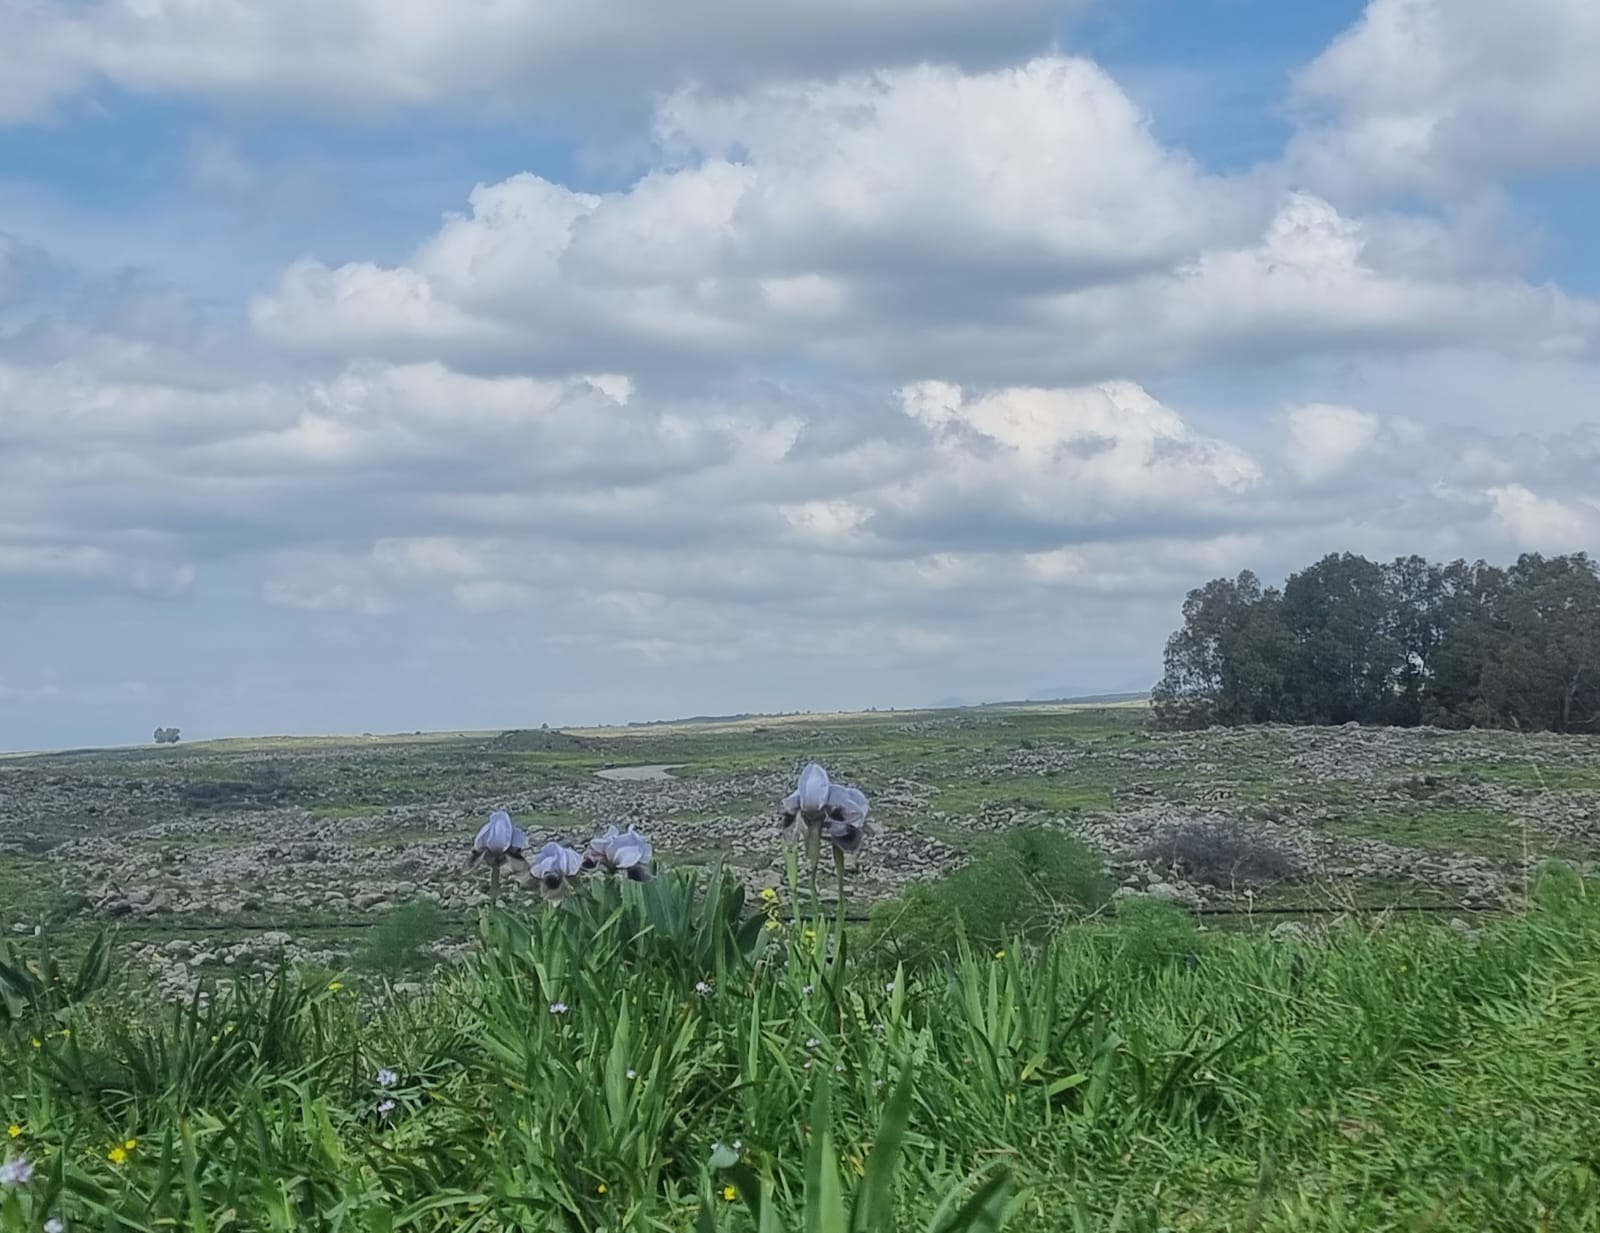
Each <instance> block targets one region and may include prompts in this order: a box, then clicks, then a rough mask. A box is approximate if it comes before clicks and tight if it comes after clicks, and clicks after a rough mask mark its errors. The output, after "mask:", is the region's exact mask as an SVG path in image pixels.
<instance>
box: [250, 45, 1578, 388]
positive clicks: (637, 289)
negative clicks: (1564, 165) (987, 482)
mask: <svg viewBox="0 0 1600 1233" xmlns="http://www.w3.org/2000/svg"><path fill="white" fill-rule="evenodd" d="M657 129H658V134H659V137H660V142H661V148H660V151H659V154H658V161H659V163H660V166H659V167H658V168H657V169H656V170H654V171H652V172H650V173H648V174H646V175H644V176H643V177H641V178H640V179H639V180H638V181H637V182H636V183H635V184H633V185H632V186H631V187H630V188H629V189H627V190H626V191H622V192H616V193H608V194H593V193H584V192H576V191H573V190H571V189H569V188H567V187H565V186H563V185H560V184H557V183H553V182H551V181H549V180H546V179H543V178H541V177H539V176H536V175H533V174H521V175H517V176H513V177H511V178H509V179H506V180H503V181H500V182H498V183H495V184H488V185H479V186H478V187H477V188H475V189H474V190H473V192H472V194H471V197H470V206H471V209H470V212H469V213H466V214H460V215H453V216H451V217H449V218H448V219H447V220H446V221H445V222H444V224H443V225H442V226H441V227H440V229H439V230H438V231H437V232H436V233H435V234H434V235H432V236H431V237H429V238H428V239H426V240H425V241H424V242H423V243H421V244H420V245H419V246H418V247H417V248H416V250H415V251H414V252H413V253H412V254H411V256H410V257H409V259H408V260H406V261H405V262H403V263H401V264H398V265H394V266H380V265H377V264H374V263H370V262H352V263H347V264H345V265H341V266H336V267H329V266H327V265H324V264H321V263H319V262H317V261H314V260H309V259H308V260H303V261H300V262H297V263H296V264H294V265H293V266H291V267H289V268H288V269H286V270H285V271H284V272H283V275H282V277H281V279H280V280H279V282H278V284H277V285H276V287H274V288H273V289H272V290H271V292H270V293H269V294H267V295H265V296H262V297H260V298H258V299H257V300H256V302H255V303H254V305H253V306H252V319H253V321H254V324H255V327H256V329H257V330H258V331H259V332H260V334H261V335H262V336H263V337H264V338H266V339H269V340H271V341H272V342H274V343H277V344H280V345H285V346H289V347H293V348H296V349H299V350H303V351H305V352H308V353H311V354H316V355H325V356H340V357H344V356H348V355H350V354H352V353H354V354H362V355H368V356H373V357H382V358H390V359H401V358H405V359H415V358H417V357H418V356H429V357H432V358H436V359H439V360H441V361H442V362H445V363H447V364H453V365H459V366H465V367H471V368H475V369H483V370H489V371H510V372H525V373H545V374H551V373H554V374H567V373H574V372H584V371H593V370H595V369H596V368H599V367H600V366H602V365H617V364H618V362H619V361H620V362H621V363H620V366H622V367H625V368H627V369H628V370H630V371H632V372H634V373H636V374H637V373H650V372H676V373H689V372H694V373H699V374H702V375H703V374H705V373H707V372H710V371H721V372H729V371H742V370H749V369H751V368H753V367H759V366H760V365H762V364H763V363H766V362H770V361H775V360H782V359H793V358H796V357H805V358H808V359H810V360H812V361H815V362H821V363H823V364H826V365H828V366H830V367H843V368H845V369H847V370H849V371H851V372H853V373H856V374H858V375H862V376H867V377H871V378H874V379H880V380H890V381H905V380H916V379H921V378H926V377H929V376H937V377H941V378H945V379H949V380H957V381H962V382H969V383H974V382H975V383H981V384H987V385H1001V384H1010V383H1016V382H1032V383H1038V384H1048V385H1059V384H1067V385H1078V384H1086V383H1091V382H1096V381H1103V380H1107V379H1116V378H1133V379H1147V378H1149V377H1152V376H1156V375H1160V374H1163V373H1167V372H1172V371H1177V370H1179V369H1182V368H1184V367H1187V366H1193V365H1196V364H1216V363H1231V364H1243V363H1280V362H1283V361H1284V360H1286V359H1293V358H1295V357H1303V356H1316V355H1323V354H1351V353H1354V354H1373V353H1384V352H1392V351H1398V352H1402V353H1417V352H1425V351H1428V350H1433V349H1443V348H1452V347H1462V346H1471V347H1476V348H1480V349H1488V350H1493V351H1496V352H1500V353H1504V354H1508V355H1535V356H1540V357H1582V356H1586V355H1589V354H1591V353H1592V352H1593V349H1594V347H1595V344H1596V340H1597V338H1600V307H1597V306H1596V305H1595V304H1594V303H1593V302H1591V301H1588V300H1585V299H1580V298H1576V297H1572V296H1568V295H1565V294H1563V293H1562V292H1561V291H1559V290H1558V289H1556V288H1553V287H1535V286H1531V285H1528V284H1526V283H1524V282H1520V281H1518V280H1517V279H1516V278H1515V277H1514V276H1513V275H1512V274H1510V273H1507V272H1506V271H1505V269H1503V268H1500V267H1502V266H1503V265H1504V262H1489V261H1486V260H1485V258H1484V257H1483V256H1482V250H1483V249H1484V247H1485V245H1484V244H1482V243H1481V242H1479V241H1480V237H1479V236H1478V234H1477V232H1476V231H1472V232H1471V234H1461V235H1458V234H1457V233H1455V232H1453V231H1452V230H1451V229H1450V228H1448V227H1446V226H1444V225H1443V224H1441V223H1439V222H1436V221H1432V220H1429V219H1426V218H1423V217H1420V216H1419V217H1405V216H1388V217H1378V218H1371V219H1365V218H1361V217H1353V216H1349V215H1346V214H1343V213H1341V212H1340V211H1339V210H1337V209H1336V208H1335V207H1334V206H1333V205H1332V204H1330V203H1329V202H1328V201H1326V200H1324V199H1323V198H1320V197H1317V196H1315V195H1313V194H1310V193H1304V192H1299V193H1291V194H1288V195H1287V196H1284V197H1282V198H1277V199H1275V198H1274V197H1272V196H1271V195H1270V194H1269V192H1268V191H1267V190H1266V187H1265V180H1264V179H1263V180H1258V179H1256V178H1254V177H1247V178H1244V179H1235V180H1225V179H1220V178H1218V177H1215V176H1211V175H1208V174H1206V173H1205V172H1204V171H1202V170H1201V169H1199V168H1197V167H1196V166H1195V165H1194V164H1193V163H1192V162H1191V161H1190V160H1189V159H1188V158H1187V157H1185V156H1184V155H1182V154H1181V153H1179V152H1177V151H1174V150H1171V149H1169V148H1166V147H1163V146H1162V145H1161V144H1160V143H1159V142H1158V141H1157V140H1156V139H1155V138H1154V137H1153V135H1152V134H1151V132H1150V131H1149V128H1148V126H1147V124H1146V123H1145V120H1144V117H1142V116H1141V115H1140V114H1139V112H1138V111H1137V109H1136V108H1134V107H1133V105H1132V104H1131V103H1130V102H1129V100H1128V99H1127V97H1126V96H1125V95H1124V94H1123V93H1122V91H1121V90H1120V89H1119V88H1118V86H1117V85H1116V83H1115V82H1114V81H1112V80H1111V79H1110V78H1109V77H1108V76H1106V75H1105V74H1104V73H1103V72H1102V71H1101V70H1100V69H1098V68H1097V67H1095V66H1094V65H1092V64H1090V63H1088V62H1087V61H1083V60H1080V59H1073V58H1070V57H1061V56H1051V57H1043V58H1039V59H1035V60H1032V61H1029V62H1028V63H1026V64H1024V65H1022V66H1019V67H1016V68H1011V69H1004V70H996V71H992V72H985V73H978V74H970V73H961V72H958V71H955V70H951V69H935V68H927V67H923V68H915V69H905V70H896V71H884V72H879V73H876V74H873V75H870V76H857V77H852V78H849V79H846V80H844V81H841V82H835V83H832V84H824V83H811V84H808V85H804V86H789V87H782V88H777V87H773V88H768V89H765V90H760V91H755V92H751V93H747V94H741V95H736V96H731V97H721V98H717V99H708V98H705V97H702V96H701V95H698V94H693V93H683V94H678V95H674V96H672V97H671V98H669V99H667V100H666V101H664V102H663V104H662V105H661V107H660V110H659V112H658V116H657Z"/></svg>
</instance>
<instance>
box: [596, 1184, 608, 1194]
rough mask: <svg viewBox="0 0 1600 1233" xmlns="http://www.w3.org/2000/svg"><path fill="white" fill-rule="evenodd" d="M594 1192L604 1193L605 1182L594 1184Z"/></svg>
mask: <svg viewBox="0 0 1600 1233" xmlns="http://www.w3.org/2000/svg"><path fill="white" fill-rule="evenodd" d="M594 1192H595V1194H605V1192H606V1184H605V1183H604V1182H601V1183H600V1184H599V1185H598V1186H596V1187H595V1188H594Z"/></svg>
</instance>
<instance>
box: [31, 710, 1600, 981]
mask: <svg viewBox="0 0 1600 1233" xmlns="http://www.w3.org/2000/svg"><path fill="white" fill-rule="evenodd" d="M811 757H816V758H819V759H821V760H822V761H823V762H824V763H825V764H826V765H827V766H828V767H829V768H830V770H831V771H833V772H834V773H835V775H836V777H838V778H841V779H843V780H845V781H847V782H854V783H858V784H859V785H861V786H862V787H863V788H864V789H865V790H866V791H867V792H868V793H869V794H870V795H871V797H872V802H873V819H874V821H875V822H876V824H877V833H875V834H874V835H873V836H872V837H871V839H870V840H869V842H868V845H867V847H866V850H865V851H864V852H863V853H861V854H860V855H859V856H858V857H853V858H852V878H853V885H854V887H855V889H854V891H853V897H854V900H853V908H855V909H856V910H858V911H859V910H864V909H865V908H866V906H867V905H868V904H870V903H871V902H875V901H882V900H885V899H888V898H890V897H892V896H894V895H895V894H896V893H897V892H899V891H900V890H901V889H903V888H904V887H905V885H907V884H908V883H910V882H913V881H918V880H924V879H927V878H929V877H932V876H934V875H936V874H938V873H940V872H942V871H944V870H947V869H949V868H951V867H953V866H955V865H957V864H959V863H960V862H962V861H963V860H964V859H965V858H966V857H968V856H969V855H970V854H972V853H973V852H975V851H977V850H979V849H981V848H982V847H983V846H984V845H985V844H987V843H989V842H991V841H992V840H993V838H994V837H995V836H996V835H998V834H1001V833H1004V832H1006V831H1008V830H1012V829H1015V828H1025V827H1043V828H1053V829H1062V830H1065V831H1067V832H1069V833H1071V834H1073V835H1075V836H1077V837H1079V838H1081V839H1083V840H1084V841H1086V842H1087V843H1088V844H1089V845H1090V846H1091V847H1093V848H1094V849H1095V851H1096V852H1098V853H1099V854H1100V855H1101V856H1102V857H1103V859H1104V860H1105V861H1106V863H1107V866H1108V868H1109V870H1110V871H1111V873H1112V874H1113V876H1114V877H1115V879H1116V880H1117V881H1118V882H1120V883H1122V884H1123V886H1124V890H1123V891H1122V892H1121V893H1122V894H1124V895H1132V894H1141V895H1143V894H1154V895H1156V896H1158V897H1162V898H1166V899H1169V900H1171V901H1173V902H1176V903H1178V904H1180V905H1182V906H1185V907H1186V908H1190V909H1194V910H1197V911H1202V912H1205V913H1208V914H1218V913H1231V914H1234V915H1233V916H1231V917H1230V918H1228V921H1227V922H1226V923H1231V924H1235V925H1237V924H1240V923H1248V922H1249V920H1250V918H1251V917H1252V916H1256V915H1257V914H1260V915H1259V916H1258V917H1257V919H1260V920H1262V921H1265V922H1266V923H1268V924H1272V923H1277V922H1278V921H1279V920H1280V919H1282V917H1281V913H1282V912H1283V911H1284V910H1285V909H1305V910H1308V911H1311V910H1315V911H1324V912H1325V911H1328V910H1337V909H1340V908H1345V907H1360V908H1373V907H1380V906H1385V905H1397V906H1407V907H1412V906H1436V907H1439V908H1441V909H1446V910H1449V911H1452V912H1460V913H1470V912H1471V911H1473V910H1482V909H1494V908H1499V907H1504V906H1507V905H1509V904H1514V903H1516V902H1518V901H1519V900H1520V898H1521V896H1522V895H1523V894H1524V892H1525V889H1526V878H1527V874H1528V872H1529V871H1530V870H1531V869H1532V868H1534V867H1536V866H1537V863H1538V861H1539V860H1541V859H1543V858H1546V857H1549V856H1559V857H1563V858H1566V859H1567V860H1569V861H1571V862H1573V863H1574V864H1576V865H1577V866H1578V867H1579V868H1580V869H1587V868H1589V867H1590V865H1589V863H1590V862H1592V861H1593V860H1594V859H1595V857H1596V856H1597V855H1600V740H1596V739H1593V738H1576V737H1567V738H1555V737H1525V736H1518V735H1513V734H1507V733H1443V732H1438V731H1433V730H1397V729H1356V728H1345V729H1292V728H1261V729H1237V730H1214V731H1210V732H1201V733H1185V734H1164V733H1155V732H1151V731H1150V730H1149V729H1148V725H1147V712H1146V711H1145V710H1144V709H1143V708H1142V707H1139V706H1137V705H1129V706H1101V707H1082V706H1076V707H1075V706H1042V705H1028V706H1019V707H1014V708H984V709H979V710H969V711H957V712H923V713H903V712H902V713H864V714H858V715H849V716H829V717H817V716H785V717H781V718H774V719H750V720H738V721H713V722H697V723H681V724H671V725H649V726H637V727H630V728H626V729H607V730H592V731H581V732H580V731H575V732H547V731H517V732H510V733H504V734H501V733H468V734H432V735H423V734H417V735H410V736H395V737H361V738H350V739H328V738H323V739H309V738H277V739H260V740H241V741H218V742H210V743H204V744H195V745H187V746H177V747H163V748H159V749H158V748H154V747H152V748H142V749H126V750H116V751H79V752H74V753H70V754H60V755H42V756H30V757H18V758H12V759H9V760H7V761H5V762H0V925H3V927H4V928H5V929H7V930H11V931H16V932H19V933H21V932H28V931H31V930H32V928H33V927H34V926H35V925H38V924H45V923H48V924H51V925H52V926H54V927H56V928H57V929H58V930H59V929H62V928H65V929H66V930H67V931H69V932H70V931H73V930H78V929H82V928H84V927H87V926H91V925H94V924H97V923H110V922H115V923H117V924H118V925H119V927H120V928H119V937H120V939H121V941H120V944H121V945H122V946H123V947H124V948H127V949H128V950H130V951H132V952H134V953H136V954H137V955H138V957H139V959H140V961H141V962H142V963H144V964H146V965H147V966H149V967H151V968H153V969H154V970H155V971H156V973H157V974H158V975H159V977H160V979H161V981H162V983H163V985H164V987H166V988H167V989H168V990H169V991H170V992H172V993H173V994H175V995H182V994H185V993H186V992H187V991H188V990H189V989H191V988H192V987H193V985H194V983H195V982H196V981H197V980H198V979H199V978H200V977H201V976H203V975H205V974H206V973H209V972H214V973H226V972H228V971H229V970H232V969H239V970H242V969H244V968H248V967H250V966H252V965H257V964H265V963H270V962H273V961H275V960H276V959H277V958H278V957H279V956H281V955H283V954H285V953H287V954H288V955H290V956H293V957H300V958H313V959H315V960H317V961H319V962H322V963H325V964H328V965H330V966H336V965H338V964H339V963H341V962H342V960H343V957H344V955H345V953H346V951H347V948H348V944H349V943H350V941H351V939H352V938H355V937H359V936H360V935H361V933H362V932H363V931H364V930H365V928H366V927H367V926H368V925H370V924H371V923H373V922H374V921H376V920H379V919H382V918H383V916H384V915H385V914H386V913H388V912H390V911H391V910H392V909H393V908H394V907H395V905H398V904H402V903H408V902H417V901H419V900H427V901H431V902H433V903H435V904H437V905H438V907H439V909H440V912H441V915H442V917H443V919H444V921H445V923H446V925H447V927H448V930H449V936H447V937H446V938H445V939H444V940H443V941H442V942H441V944H440V946H439V950H440V952H441V953H443V954H452V953H455V952H456V951H457V950H458V949H459V947H458V945H457V944H458V943H460V942H461V941H463V940H464V939H465V937H466V935H467V933H468V932H469V930H470V928H471V927H472V926H471V922H472V921H473V920H474V919H475V912H476V909H477V908H478V907H479V906H481V904H482V903H483V902H484V900H485V897H486V895H487V889H488V888H487V880H486V878H484V877H483V876H481V875H480V876H477V877H472V876H468V875H465V874H464V873H463V872H462V870H461V865H462V861H463V858H464V856H465V854H466V852H467V849H468V846H469V844H470V841H471V837H472V835H473V833H474V831H475V830H476V828H477V826H478V824H479V823H480V822H481V821H482V819H483V818H484V816H485V815H486V814H487V813H488V812H489V811H490V810H491V809H495V808H505V809H508V810H510V811H511V812H512V813H513V814H514V815H515V816H516V818H517V819H518V821H519V823H521V824H522V825H524V826H525V827H526V829H527V830H528V832H529V834H530V836H531V837H532V839H533V841H534V843H535V844H537V843H540V842H542V841H543V840H544V839H546V838H556V839H560V840H562V841H564V842H567V843H573V844H578V845H580V846H581V843H582V841H584V840H586V839H587V838H588V837H589V836H590V835H591V834H593V833H596V832H598V830H600V829H601V828H603V827H604V826H605V825H606V824H609V823H616V824H618V825H622V826H625V825H627V824H629V823H632V824H636V825H638V826H639V827H640V828H641V829H642V830H644V831H646V832H647V833H648V834H649V835H650V836H651V837H652V838H653V839H654V840H655V842H656V845H657V850H658V856H659V857H660V859H661V861H662V863H663V864H665V865H667V866H674V865H676V866H684V865H696V864H703V863H706V862H709V861H711V860H713V859H723V860H726V861H727V862H729V863H730V865H731V866H732V867H733V869H735V870H736V871H737V872H738V874H739V875H740V876H741V877H742V878H743V879H744V881H745V882H746V884H747V886H748V887H749V888H750V889H751V890H752V891H758V890H760V889H761V888H763V887H770V886H776V885H778V884H779V883H780V881H781V878H782V872H783V868H784V858H783V854H782V849H781V846H780V845H779V843H778V842H777V835H776V830H775V821H776V805H777V802H778V801H779V799H780V798H781V797H782V795H783V793H784V791H785V790H786V789H787V786H788V785H789V784H790V783H791V782H792V778H793V775H794V773H795V771H796V769H797V768H798V766H799V765H801V764H802V763H803V762H804V761H805V760H806V759H808V758H811ZM639 766H645V767H650V766H670V767H672V768H674V769H673V770H672V771H671V772H670V776H671V777H670V778H665V777H651V778H634V777H627V776H629V771H628V768H632V767H639ZM607 768H615V770H617V771H620V772H621V774H622V775H623V776H624V777H622V778H610V777H607V774H606V773H607ZM1205 823H1211V824H1221V825H1224V826H1228V827H1232V828H1233V833H1234V834H1235V835H1236V836H1237V835H1243V836H1245V837H1247V838H1248V839H1250V840H1253V841H1257V842H1260V843H1261V844H1264V845H1268V846H1269V847H1270V849H1271V850H1272V851H1273V852H1275V853H1278V854H1279V855H1281V856H1282V857H1284V858H1285V859H1284V860H1283V861H1281V862H1276V863H1272V864H1271V867H1270V868H1268V869H1267V870H1266V871H1265V872H1263V871H1261V870H1253V869H1252V868H1251V867H1249V865H1248V862H1246V863H1245V864H1243V865H1238V866H1237V867H1236V866H1235V865H1233V864H1229V863H1227V862H1224V867H1222V868H1217V867H1208V868H1203V869H1194V868H1191V867H1189V866H1187V865H1185V864H1184V863H1183V862H1179V864H1178V865H1177V866H1176V867H1173V866H1172V862H1171V861H1170V860H1169V859H1164V858H1163V856H1162V852H1161V844H1162V842H1163V839H1164V837H1169V836H1170V835H1171V834H1173V833H1174V831H1175V830H1176V831H1178V832H1180V833H1181V832H1182V830H1183V828H1185V827H1192V826H1194V825H1195V824H1205ZM1190 864H1191V865H1192V862H1190ZM1280 866H1281V867H1280ZM1274 913H1277V914H1278V915H1275V914H1274ZM1208 919H1210V917H1209V916H1208ZM1216 923H1218V924H1222V923H1225V922H1224V921H1223V920H1222V919H1217V920H1216Z"/></svg>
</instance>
